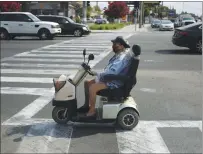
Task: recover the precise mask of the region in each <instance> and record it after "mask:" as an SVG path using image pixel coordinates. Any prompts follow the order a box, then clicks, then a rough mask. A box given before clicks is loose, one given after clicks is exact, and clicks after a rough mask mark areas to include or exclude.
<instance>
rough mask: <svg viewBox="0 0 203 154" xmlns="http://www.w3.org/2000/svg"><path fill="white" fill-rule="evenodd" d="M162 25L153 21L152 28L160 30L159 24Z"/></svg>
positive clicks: (157, 21) (158, 21)
mask: <svg viewBox="0 0 203 154" xmlns="http://www.w3.org/2000/svg"><path fill="white" fill-rule="evenodd" d="M160 23H161V21H160V20H153V21H152V23H151V27H152V28H159V24H160Z"/></svg>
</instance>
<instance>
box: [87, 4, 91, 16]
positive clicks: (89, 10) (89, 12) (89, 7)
mask: <svg viewBox="0 0 203 154" xmlns="http://www.w3.org/2000/svg"><path fill="white" fill-rule="evenodd" d="M91 13H92V7H91V6H88V7H87V18H89V17H90V15H91Z"/></svg>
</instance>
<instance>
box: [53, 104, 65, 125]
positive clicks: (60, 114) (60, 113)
mask: <svg viewBox="0 0 203 154" xmlns="http://www.w3.org/2000/svg"><path fill="white" fill-rule="evenodd" d="M65 110H66V108H65V107H57V106H55V107H54V108H53V111H52V118H53V119H54V121H55V122H56V123H58V124H62V125H64V124H67V122H68V121H69V118H68V114H67V113H66V116H65V117H64V113H65Z"/></svg>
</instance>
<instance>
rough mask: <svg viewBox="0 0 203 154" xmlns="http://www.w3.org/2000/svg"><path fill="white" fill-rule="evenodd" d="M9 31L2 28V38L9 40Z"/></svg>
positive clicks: (0, 33) (0, 30) (0, 37)
mask: <svg viewBox="0 0 203 154" xmlns="http://www.w3.org/2000/svg"><path fill="white" fill-rule="evenodd" d="M8 39H9V33H8V32H7V30H5V29H0V40H8Z"/></svg>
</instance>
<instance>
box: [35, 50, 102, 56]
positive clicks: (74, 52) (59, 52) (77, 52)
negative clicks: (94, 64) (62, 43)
mask: <svg viewBox="0 0 203 154" xmlns="http://www.w3.org/2000/svg"><path fill="white" fill-rule="evenodd" d="M102 51H103V50H102ZM102 51H101V52H102ZM32 53H46V54H50V53H51V54H53V53H57V54H82V52H81V51H76V50H75V51H70V50H69V51H61V50H58V49H57V50H37V51H32ZM88 54H95V55H98V54H100V52H98V51H96V50H95V51H88Z"/></svg>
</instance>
